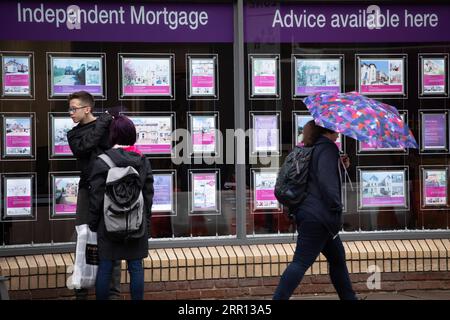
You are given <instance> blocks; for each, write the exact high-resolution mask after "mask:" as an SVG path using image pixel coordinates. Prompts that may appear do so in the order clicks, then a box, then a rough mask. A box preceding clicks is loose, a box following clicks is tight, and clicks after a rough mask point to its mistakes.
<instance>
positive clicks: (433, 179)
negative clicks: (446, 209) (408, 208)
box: [422, 169, 448, 207]
mask: <svg viewBox="0 0 450 320" xmlns="http://www.w3.org/2000/svg"><path fill="white" fill-rule="evenodd" d="M422 181H423V190H422V199H423V202H422V205H423V206H424V207H427V206H446V205H447V184H448V181H447V170H446V169H440V170H437V169H422Z"/></svg>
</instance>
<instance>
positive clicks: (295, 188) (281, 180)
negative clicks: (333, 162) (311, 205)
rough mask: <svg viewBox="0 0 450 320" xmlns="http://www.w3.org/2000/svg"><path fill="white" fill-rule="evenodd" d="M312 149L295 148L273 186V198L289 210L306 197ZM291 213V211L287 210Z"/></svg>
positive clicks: (285, 161)
mask: <svg viewBox="0 0 450 320" xmlns="http://www.w3.org/2000/svg"><path fill="white" fill-rule="evenodd" d="M313 150H314V147H298V146H296V147H295V148H294V150H292V151H291V153H289V154H288V156H287V157H286V159H285V160H284V163H283V165H282V166H281V168H280V170H279V172H278V177H277V182H276V184H275V191H274V193H275V197H276V198H277V200H278V202H280V203H281V204H282V205H284V206H286V207H288V208H289V209H292V208H295V207H297V206H299V205H300V204H301V203H302V201H303V200H305V198H306V195H307V190H306V189H307V187H308V173H309V162H310V160H311V156H312V152H313ZM289 212H291V210H289Z"/></svg>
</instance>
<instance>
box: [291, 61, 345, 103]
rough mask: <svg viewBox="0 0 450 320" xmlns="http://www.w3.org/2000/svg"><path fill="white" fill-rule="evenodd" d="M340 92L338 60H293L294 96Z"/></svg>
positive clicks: (339, 65)
mask: <svg viewBox="0 0 450 320" xmlns="http://www.w3.org/2000/svg"><path fill="white" fill-rule="evenodd" d="M323 91H327V92H332V93H336V92H340V91H341V62H340V60H339V59H300V58H295V96H307V95H310V94H315V93H318V92H323Z"/></svg>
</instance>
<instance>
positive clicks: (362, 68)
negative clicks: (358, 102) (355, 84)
mask: <svg viewBox="0 0 450 320" xmlns="http://www.w3.org/2000/svg"><path fill="white" fill-rule="evenodd" d="M358 68H359V92H360V93H361V94H363V95H404V94H405V91H406V90H405V69H404V68H405V65H404V59H403V58H369V59H365V58H359V64H358Z"/></svg>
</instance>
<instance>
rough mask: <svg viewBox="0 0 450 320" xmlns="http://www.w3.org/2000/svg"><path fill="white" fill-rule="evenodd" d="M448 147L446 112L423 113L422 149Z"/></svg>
mask: <svg viewBox="0 0 450 320" xmlns="http://www.w3.org/2000/svg"><path fill="white" fill-rule="evenodd" d="M445 148H447V115H446V114H445V113H423V114H422V149H424V150H440V149H445Z"/></svg>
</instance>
